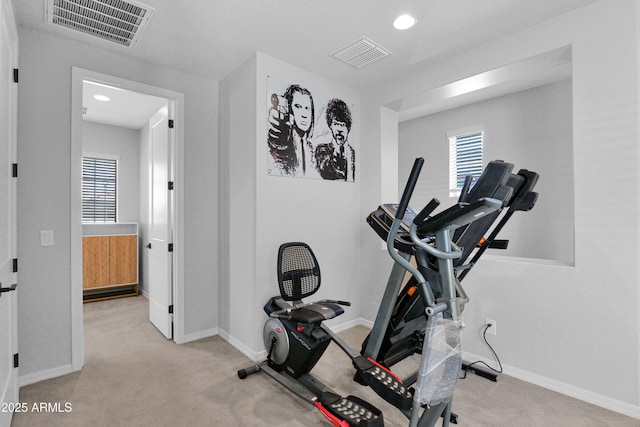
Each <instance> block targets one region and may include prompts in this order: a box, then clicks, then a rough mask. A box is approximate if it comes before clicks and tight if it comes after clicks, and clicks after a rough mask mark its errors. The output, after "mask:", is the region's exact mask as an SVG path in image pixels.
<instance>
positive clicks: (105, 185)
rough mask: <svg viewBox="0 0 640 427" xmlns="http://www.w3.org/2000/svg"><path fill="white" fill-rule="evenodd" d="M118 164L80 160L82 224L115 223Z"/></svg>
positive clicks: (107, 161) (101, 160) (109, 160)
mask: <svg viewBox="0 0 640 427" xmlns="http://www.w3.org/2000/svg"><path fill="white" fill-rule="evenodd" d="M117 175H118V162H117V160H112V159H100V158H95V157H83V158H82V222H116V220H117V216H116V215H117V201H118V199H117V188H118V183H117Z"/></svg>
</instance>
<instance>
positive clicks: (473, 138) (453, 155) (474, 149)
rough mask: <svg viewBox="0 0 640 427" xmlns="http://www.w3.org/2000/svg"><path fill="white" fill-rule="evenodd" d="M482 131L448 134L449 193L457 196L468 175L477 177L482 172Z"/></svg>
mask: <svg viewBox="0 0 640 427" xmlns="http://www.w3.org/2000/svg"><path fill="white" fill-rule="evenodd" d="M483 135H484V131H475V132H470V133H464V134H457V135H453V136H449V195H450V196H451V197H457V196H459V195H460V190H461V189H462V186H463V185H464V180H465V179H466V177H467V176H468V175H471V176H473V179H474V180H475V179H477V178H478V177H479V176H480V174H481V173H482V139H483Z"/></svg>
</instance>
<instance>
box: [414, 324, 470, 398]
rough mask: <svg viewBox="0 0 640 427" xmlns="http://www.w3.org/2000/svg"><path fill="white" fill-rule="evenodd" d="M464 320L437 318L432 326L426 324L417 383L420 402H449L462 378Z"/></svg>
mask: <svg viewBox="0 0 640 427" xmlns="http://www.w3.org/2000/svg"><path fill="white" fill-rule="evenodd" d="M461 323H462V322H461V321H453V320H450V319H442V318H436V319H434V324H433V326H432V328H431V331H430V328H429V327H428V326H427V336H429V334H430V338H429V340H425V348H424V349H423V355H424V353H425V352H426V353H427V357H426V358H423V360H422V363H421V366H420V370H419V372H418V379H417V384H416V398H417V399H418V400H419V401H420V403H421V404H427V405H430V406H432V405H437V404H439V403H442V402H448V401H450V400H451V398H452V397H453V392H454V390H455V388H456V384H457V383H458V378H459V377H460V368H461V366H462V357H461V355H460V335H461V326H462V325H461Z"/></svg>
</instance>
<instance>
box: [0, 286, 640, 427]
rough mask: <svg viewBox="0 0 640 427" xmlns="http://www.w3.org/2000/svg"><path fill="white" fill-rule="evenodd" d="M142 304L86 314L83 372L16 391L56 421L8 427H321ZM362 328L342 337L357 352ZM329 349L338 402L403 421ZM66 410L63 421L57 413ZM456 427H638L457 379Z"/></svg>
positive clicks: (551, 397) (99, 305)
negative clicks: (350, 401)
mask: <svg viewBox="0 0 640 427" xmlns="http://www.w3.org/2000/svg"><path fill="white" fill-rule="evenodd" d="M147 319H148V306H147V300H146V299H144V298H143V297H131V298H123V299H118V300H110V301H101V302H94V303H89V304H85V305H84V320H85V365H84V368H83V369H82V370H81V371H80V372H75V373H72V374H69V375H65V376H63V377H59V378H55V379H51V380H47V381H42V382H39V383H36V384H32V385H28V386H25V387H22V388H21V390H20V401H21V402H24V403H26V404H27V407H28V408H30V409H31V408H32V407H33V404H34V403H35V404H36V405H39V404H41V403H45V404H49V407H50V408H52V407H53V408H55V407H56V406H57V407H59V408H60V409H61V411H60V412H53V413H52V412H34V411H31V410H30V411H28V412H26V413H16V414H15V415H14V417H13V422H12V426H13V427H22V426H29V427H37V426H65V427H69V426H82V427H85V426H190V427H191V426H240V427H244V426H246V427H255V426H279V427H298V426H305V427H310V426H318V427H320V426H328V425H330V424H328V423H327V422H326V421H325V420H324V418H323V417H322V415H321V414H320V413H319V412H318V411H317V410H316V409H314V408H313V407H311V406H310V405H308V404H307V403H305V402H303V401H302V400H300V399H298V398H296V397H294V396H293V395H292V394H290V393H289V392H288V391H287V390H285V389H284V388H283V387H282V386H280V385H279V384H277V383H276V382H275V381H273V380H272V379H270V378H269V377H268V376H267V375H265V374H264V373H258V374H255V375H253V376H250V377H249V378H247V379H245V380H240V379H239V378H238V377H237V375H236V371H237V370H238V369H239V368H243V367H246V366H248V365H250V364H251V362H250V361H249V360H248V359H247V358H246V357H245V356H244V355H243V354H242V353H240V352H239V351H238V350H236V349H235V348H233V347H232V346H231V345H229V344H228V343H226V342H225V341H224V340H222V339H221V338H219V337H213V338H207V339H202V340H199V341H196V342H192V343H188V344H184V345H176V344H174V343H172V342H171V341H168V340H166V339H165V338H164V337H163V336H162V335H161V334H160V333H159V332H157V331H156V330H155V328H154V327H153V326H152V325H151V324H150V323H149V322H148V320H147ZM366 333H367V330H366V328H363V327H356V328H352V329H350V330H348V331H345V332H343V333H342V334H341V336H342V337H343V338H344V339H345V340H346V341H347V342H348V343H349V344H350V345H353V346H354V347H355V348H358V347H359V344H360V342H361V341H362V339H363V337H364V336H365V335H366ZM352 371H353V368H352V367H351V364H350V362H349V360H348V359H347V358H346V356H344V355H343V353H342V352H341V351H340V350H339V349H338V348H337V346H335V345H334V344H332V345H330V347H329V349H328V350H327V353H326V354H325V355H324V356H323V358H322V359H321V360H320V362H319V364H318V365H317V366H316V368H315V369H314V371H313V372H314V373H315V374H317V376H318V377H320V378H322V379H323V380H324V382H325V383H327V384H328V385H330V386H331V387H334V388H335V390H336V391H338V392H340V393H342V394H343V395H347V394H355V395H358V396H360V397H362V398H364V399H365V400H368V401H370V402H371V403H373V404H374V405H375V406H377V407H378V408H379V409H381V410H382V411H383V412H384V418H385V421H386V422H385V425H386V426H398V427H400V426H406V425H408V422H407V421H406V419H405V418H404V416H402V415H401V414H400V413H399V411H397V410H396V409H395V408H393V407H391V406H389V405H387V404H386V402H384V401H382V400H381V399H380V398H378V396H376V395H375V394H374V393H373V392H371V391H370V390H369V389H367V388H365V387H362V386H359V385H357V384H356V383H354V382H353V381H351V377H352V374H353V372H352ZM65 409H68V410H69V409H70V411H68V412H63V411H65ZM453 409H454V412H455V413H457V414H458V416H459V424H458V425H460V426H468V427H475V426H482V427H484V426H541V427H542V426H544V427H547V426H551V425H554V426H570V427H572V426H576V427H577V426H580V427H584V426H594V427H601V426H616V427H627V426H636V427H637V426H640V420H636V419H633V418H629V417H625V416H623V415H620V414H617V413H614V412H611V411H608V410H605V409H602V408H599V407H597V406H593V405H590V404H587V403H584V402H582V401H579V400H575V399H571V398H569V397H566V396H564V395H561V394H558V393H555V392H552V391H549V390H546V389H543V388H541V387H537V386H534V385H531V384H528V383H526V382H522V381H519V380H516V379H514V378H511V377H508V376H506V375H501V376H500V377H499V379H498V382H496V383H493V382H490V381H488V380H485V379H482V378H480V377H478V376H475V375H469V376H468V377H467V378H466V379H463V380H460V382H459V383H458V388H457V389H456V394H455V397H454V407H453Z"/></svg>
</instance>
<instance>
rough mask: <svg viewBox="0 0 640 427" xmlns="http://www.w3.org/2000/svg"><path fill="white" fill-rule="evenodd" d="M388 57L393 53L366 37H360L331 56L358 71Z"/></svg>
mask: <svg viewBox="0 0 640 427" xmlns="http://www.w3.org/2000/svg"><path fill="white" fill-rule="evenodd" d="M388 55H391V52H389V51H388V50H387V49H385V48H383V47H382V46H380V45H378V44H376V43H374V42H372V41H371V40H369V39H368V38H366V37H360V38H359V39H357V40H354V41H352V42H351V43H349V44H347V45H346V46H344V47H342V48H340V49H338V50H336V51H335V52H333V54H331V56H333V57H334V58H336V59H339V60H340V61H343V62H346V63H347V64H349V65H351V66H353V67H355V68H358V69H360V68H362V67H364V66H367V65H369V64H371V63H373V62H376V61H378V60H380V59H382V58H384V57H385V56H388Z"/></svg>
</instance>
